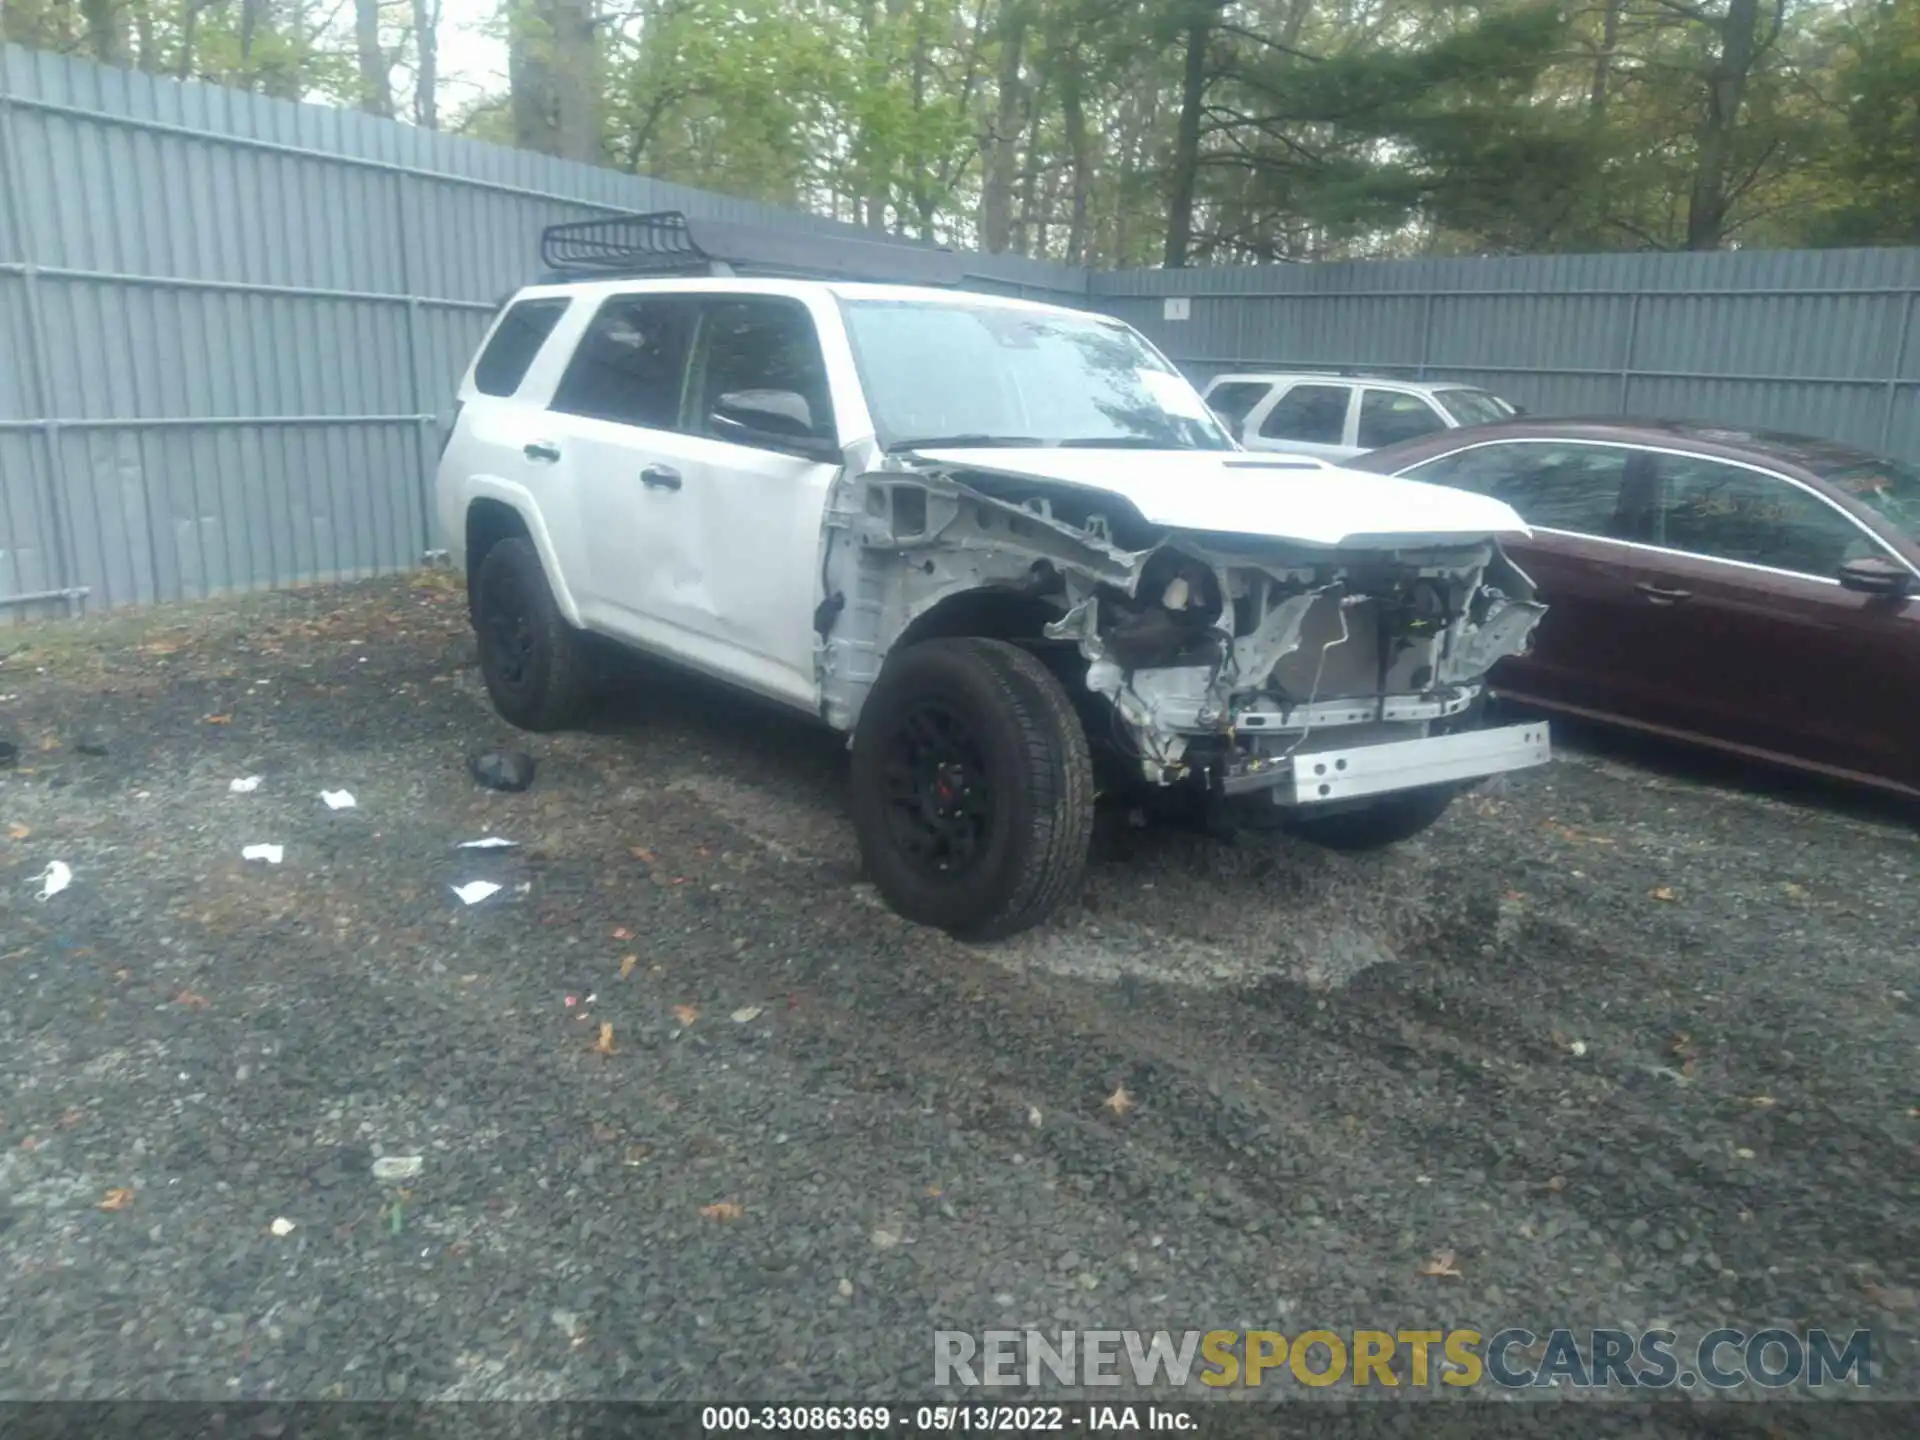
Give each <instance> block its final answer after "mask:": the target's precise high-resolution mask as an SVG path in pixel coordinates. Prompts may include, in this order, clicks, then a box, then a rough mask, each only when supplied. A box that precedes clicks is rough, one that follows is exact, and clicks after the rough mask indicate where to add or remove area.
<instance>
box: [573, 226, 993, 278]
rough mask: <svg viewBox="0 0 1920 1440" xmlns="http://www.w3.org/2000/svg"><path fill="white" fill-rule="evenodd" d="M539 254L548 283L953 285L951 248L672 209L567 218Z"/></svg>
mask: <svg viewBox="0 0 1920 1440" xmlns="http://www.w3.org/2000/svg"><path fill="white" fill-rule="evenodd" d="M540 259H541V262H542V263H543V264H544V265H545V266H546V267H547V270H548V271H549V272H550V274H549V278H550V279H554V280H586V279H602V280H612V279H618V278H635V277H640V276H650V275H760V276H782V277H788V278H793V279H805V280H870V281H879V282H883V283H891V284H902V285H958V284H959V283H960V282H961V281H962V280H963V279H964V278H965V271H964V268H963V266H962V262H961V258H960V256H959V255H957V254H955V253H954V252H953V251H952V250H946V249H936V248H935V247H933V246H931V245H916V244H911V243H908V242H904V241H890V240H869V239H866V238H865V237H863V236H858V235H836V234H832V233H830V232H829V233H818V232H815V233H809V232H806V231H785V230H774V229H767V228H762V227H760V226H753V225H737V224H734V223H732V222H730V221H725V220H700V221H697V222H695V221H689V220H688V219H687V217H686V216H685V215H684V214H683V213H681V212H680V211H678V210H656V211H654V212H652V213H651V214H646V215H610V216H607V217H606V218H605V219H601V220H574V221H570V222H568V223H567V224H564V225H549V226H547V228H546V229H545V230H543V231H541V232H540Z"/></svg>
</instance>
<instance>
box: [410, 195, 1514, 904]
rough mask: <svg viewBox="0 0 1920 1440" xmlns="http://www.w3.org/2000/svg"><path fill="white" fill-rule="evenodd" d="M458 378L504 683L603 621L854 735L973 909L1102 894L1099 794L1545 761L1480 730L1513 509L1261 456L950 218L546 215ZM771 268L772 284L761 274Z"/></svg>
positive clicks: (1326, 817)
mask: <svg viewBox="0 0 1920 1440" xmlns="http://www.w3.org/2000/svg"><path fill="white" fill-rule="evenodd" d="M543 252H544V254H545V256H546V259H547V262H548V265H549V267H551V268H552V269H553V270H554V271H555V272H556V273H555V274H554V275H553V276H551V277H550V279H549V281H548V282H547V283H542V284H538V285H534V286H531V287H529V288H527V289H525V290H523V291H521V292H520V293H519V294H518V295H516V296H515V297H514V299H513V300H512V301H511V302H510V303H509V304H508V305H507V306H506V307H505V309H504V310H503V311H502V313H501V314H500V316H499V318H498V319H497V320H496V321H495V322H494V325H493V327H492V329H491V331H490V332H489V334H488V337H487V339H486V341H485V342H484V344H483V345H482V347H481V349H480V352H479V354H478V356H477V357H476V359H475V360H474V363H473V365H472V368H471V369H470V371H469V372H468V374H467V376H466V377H465V380H464V381H463V383H462V385H461V388H460V394H459V406H458V409H457V411H456V417H455V423H454V426H453V429H452V432H451V434H450V436H449V437H448V441H447V443H446V445H445V448H444V450H443V453H442V457H441V464H440V471H439V481H438V506H439V518H440V523H441V525H442V527H443V534H444V535H445V537H446V544H447V546H448V549H449V551H450V553H451V554H452V556H453V557H454V559H455V561H456V562H457V563H460V564H463V565H464V567H465V571H466V574H467V577H468V592H469V596H470V603H471V612H472V616H473V621H474V624H475V627H476V630H477V631H478V635H479V645H480V656H481V665H482V669H483V672H484V675H485V678H486V683H487V687H488V690H489V692H490V693H491V695H492V698H493V701H494V704H495V705H496V707H497V708H498V710H499V711H500V713H501V714H502V715H503V716H504V717H505V718H506V719H508V720H509V721H511V722H513V723H514V724H516V725H519V726H522V727H524V728H527V729H533V730H546V729H552V728H557V727H560V726H564V725H565V724H567V723H568V722H569V720H571V719H572V718H573V717H574V716H575V715H576V714H577V713H578V712H579V709H580V707H581V705H582V704H583V702H584V701H585V699H586V698H587V695H588V688H589V683H590V681H589V674H590V670H591V666H590V664H589V654H590V648H589V646H590V641H591V638H592V637H595V636H598V637H604V638H607V639H611V640H614V641H617V642H620V643H622V644H625V645H627V646H630V647H632V648H634V649H637V650H641V651H644V652H647V653H650V654H652V655H654V656H658V657H662V658H665V659H667V660H670V661H674V662H677V663H679V664H681V665H684V666H687V667H690V668H692V669H694V670H698V671H703V672H705V673H706V674H708V675H711V676H716V677H718V678H720V679H722V680H724V681H726V682H728V683H730V684H733V685H736V686H739V687H741V688H742V689H745V690H750V691H754V692H757V693H758V694H760V695H763V696H767V697H770V698H771V699H773V700H776V701H779V702H782V703H784V704H786V705H789V706H792V707H793V708H795V709H797V710H803V711H805V712H806V713H808V714H809V715H812V716H815V717H817V718H818V719H820V720H822V721H824V722H825V723H826V724H828V725H830V726H832V727H833V728H835V729H836V730H840V731H842V732H845V733H846V734H847V735H849V737H850V740H851V747H852V790H853V794H852V808H853V815H854V823H855V825H856V827H857V829H858V833H859V843H860V850H861V854H862V857H863V859H864V862H865V865H866V867H867V871H868V874H869V876H870V878H871V879H872V880H873V881H874V882H875V884H876V885H877V886H878V888H879V890H880V891H881V893H882V894H883V895H885V897H886V898H887V900H888V901H889V902H890V903H891V904H892V905H893V906H894V908H895V909H896V910H897V911H898V912H899V913H901V914H902V915H905V916H907V917H908V918H910V919H913V920H915V921H919V922H921V923H924V924H928V925H935V926H939V927H941V928H943V929H946V930H949V931H951V932H953V933H955V934H957V935H960V936H963V937H967V938H972V939H990V938H994V937H998V936H1004V935H1008V934H1011V933H1013V932H1015V931H1018V930H1021V929H1024V928H1026V927H1028V926H1031V925H1033V924H1036V923H1038V922H1039V921H1040V920H1042V919H1043V918H1044V917H1045V916H1046V915H1047V914H1048V913H1049V912H1050V911H1051V910H1052V909H1053V908H1054V906H1055V905H1056V904H1057V903H1058V902H1059V901H1060V900H1061V899H1062V898H1063V897H1065V896H1067V895H1069V894H1070V893H1071V892H1072V891H1073V890H1074V888H1075V886H1076V883H1077V881H1078V878H1079V876H1080V874H1081V872H1082V869H1083V866H1084V864H1085V861H1086V853H1087V846H1088V839H1089V834H1090V830H1091V826H1092V817H1093V803H1094V797H1095V793H1096V776H1098V777H1099V788H1100V789H1102V790H1107V789H1116V788H1122V787H1127V786H1132V787H1142V788H1148V789H1169V788H1175V787H1178V788H1182V789H1185V790H1188V791H1190V792H1192V793H1193V794H1194V795H1195V796H1197V797H1200V798H1201V799H1202V800H1203V801H1204V802H1206V803H1209V804H1212V805H1214V806H1218V807H1223V808H1225V809H1228V810H1234V809H1240V810H1245V811H1247V812H1248V813H1252V812H1253V811H1254V810H1258V811H1260V812H1262V813H1263V814H1264V815H1265V816H1267V817H1272V818H1277V819H1279V820H1280V821H1282V822H1283V823H1285V824H1287V825H1289V826H1291V827H1292V828H1294V829H1296V830H1297V831H1298V832H1299V833H1300V834H1302V835H1305V836H1308V837H1311V838H1314V839H1318V840H1321V841H1323V842H1325V843H1328V844H1331V845H1336V846H1341V847H1346V848H1364V847H1368V846H1372V845H1380V844H1388V843H1392V842H1394V841H1396V840H1400V839H1403V838H1405V837H1407V836H1410V835H1412V834H1414V833H1415V832H1417V831H1419V830H1421V829H1423V828H1424V827H1425V826H1427V825H1429V824H1431V823H1432V822H1433V821H1434V820H1435V819H1437V818H1438V817H1439V815H1440V814H1441V812H1442V811H1443V810H1444V809H1445V808H1446V805H1447V803H1448V801H1449V799H1450V798H1451V797H1452V795H1453V794H1454V793H1455V792H1456V791H1457V790H1458V789H1459V788H1460V786H1461V784H1462V782H1464V781H1470V780H1472V779H1474V778H1477V777H1481V776H1486V775H1490V774H1493V773H1496V772H1499V771H1504V770H1511V769H1515V768H1518V767H1521V766H1526V765H1534V764H1538V763H1540V762H1542V761H1544V760H1545V759H1546V758H1547V754H1548V737H1547V729H1546V726H1545V725H1544V724H1538V723H1536V724H1526V725H1513V726H1507V727H1503V728H1497V729H1489V728H1483V727H1482V726H1481V725H1480V723H1479V718H1480V705H1479V703H1478V701H1479V697H1480V694H1481V689H1482V682H1483V677H1484V676H1485V674H1486V672H1487V669H1488V667H1489V666H1491V665H1492V664H1493V663H1494V662H1495V661H1496V660H1498V659H1500V658H1501V657H1502V656H1505V655H1509V654H1513V653H1516V652H1519V651H1521V650H1522V649H1524V647H1525V646H1526V645H1527V643H1528V640H1529V637H1530V635H1531V633H1532V631H1533V629H1534V626H1535V625H1536V624H1537V623H1538V621H1539V618H1540V615H1541V613H1542V608H1543V607H1542V606H1540V605H1539V604H1538V603H1536V602H1535V600H1534V598H1533V587H1532V585H1531V584H1530V583H1529V581H1528V580H1527V578H1526V577H1525V576H1524V575H1523V574H1521V573H1520V572H1519V571H1518V570H1517V569H1516V568H1515V567H1514V566H1513V565H1512V564H1511V563H1509V562H1508V560H1507V559H1506V557H1505V556H1504V555H1503V553H1502V552H1501V549H1500V547H1499V544H1498V540H1497V537H1498V536H1500V535H1502V534H1507V533H1512V534H1524V533H1525V527H1524V525H1523V524H1522V522H1521V521H1520V519H1519V517H1518V516H1517V515H1515V514H1514V512H1513V511H1512V510H1510V509H1509V508H1508V507H1507V506H1505V505H1503V504H1500V503H1498V502H1496V501H1493V500H1490V499H1486V498H1484V497H1481V496H1476V495H1471V494H1467V493H1465V492H1462V491H1458V490H1449V489H1443V488H1440V487H1437V486H1428V485H1422V484H1418V483H1415V482H1412V481H1405V480H1397V479H1388V478H1384V477H1381V476H1377V475H1367V474H1360V473H1356V472H1353V471H1347V470H1339V469H1335V468H1334V467H1332V466H1331V465H1328V464H1326V463H1325V462H1323V461H1318V460H1312V459H1305V458H1294V457H1290V456H1285V455H1274V454H1259V455H1254V454H1249V453H1246V452H1244V451H1242V450H1240V449H1239V448H1238V447H1237V446H1236V445H1235V443H1234V442H1233V440H1232V439H1231V438H1230V437H1229V436H1228V435H1227V433H1226V432H1225V431H1224V430H1223V429H1222V428H1221V426H1220V424H1219V422H1218V421H1217V420H1216V419H1214V418H1213V416H1212V415H1211V413H1210V412H1209V411H1208V410H1207V408H1206V406H1205V405H1204V404H1203V403H1202V402H1201V400H1200V397H1199V395H1198V394H1197V393H1196V392H1195V391H1194V389H1193V388H1192V386H1191V385H1189V384H1188V383H1187V381H1186V380H1185V379H1183V378H1182V377H1181V376H1180V375H1179V373H1178V372H1177V371H1175V369H1174V368H1173V366H1172V365H1171V364H1169V363H1168V362H1167V361H1166V359H1165V358H1164V357H1162V356H1161V355H1160V354H1159V352H1158V351H1156V350H1155V349H1154V348H1153V347H1152V346H1151V345H1150V344H1148V343H1147V341H1146V340H1145V339H1143V338H1142V337H1141V336H1140V335H1138V334H1137V333H1136V332H1134V331H1133V330H1131V329H1129V328H1128V327H1127V326H1125V325H1123V324H1120V323H1119V322H1117V321H1114V320H1110V319H1105V318H1102V317H1100V316H1097V315H1092V314H1087V313H1082V312H1079V311H1074V310H1067V309H1061V308H1057V307H1053V306H1046V305H1037V304H1031V303H1027V302H1024V301H1018V300H1011V299H1003V298H998V297H995V296H990V295H982V294H972V293H967V292H965V291H961V290H957V289H952V288H942V285H941V284H932V285H929V284H926V283H921V284H913V285H898V284H874V283H861V282H858V281H852V280H841V279H838V278H825V279H823V278H794V277H795V276H796V275H807V276H814V277H818V276H821V275H826V276H830V277H831V276H838V275H843V274H848V273H852V274H861V275H868V276H872V275H874V274H876V273H877V274H881V275H885V276H889V277H893V276H904V278H908V279H913V280H918V281H922V282H925V281H935V282H944V283H945V284H951V283H952V282H955V281H957V280H958V279H960V278H961V277H960V275H959V257H957V256H955V255H953V254H951V253H950V252H946V251H938V250H929V249H920V248H917V247H903V246H897V245H887V244H882V243H880V242H876V241H866V240H858V239H853V240H846V239H840V238H835V237H825V238H823V237H820V236H788V235H784V234H772V233H768V232H761V231H747V230H741V229H739V228H737V227H732V226H722V225H709V224H707V223H705V222H700V223H698V224H697V225H694V226H690V225H689V223H688V222H687V221H686V220H685V218H684V217H682V216H680V215H678V214H675V213H667V214H660V215H650V216H633V217H619V218H615V219H610V220H603V221H589V222H582V223H579V224H574V225H566V226H555V227H552V228H551V229H549V230H548V231H547V232H546V234H545V235H544V236H543ZM749 268H751V269H752V270H753V272H754V274H753V275H752V277H751V278H749V277H747V276H746V275H745V274H743V273H741V272H744V271H746V270H748V269H749Z"/></svg>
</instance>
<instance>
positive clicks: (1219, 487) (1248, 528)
mask: <svg viewBox="0 0 1920 1440" xmlns="http://www.w3.org/2000/svg"><path fill="white" fill-rule="evenodd" d="M914 454H916V455H917V456H919V457H920V458H922V459H924V460H930V461H932V462H933V463H935V464H937V465H940V466H943V467H947V466H950V467H953V468H956V469H958V468H964V469H967V470H980V471H988V472H991V473H993V474H996V475H1007V476H1011V477H1014V478H1016V479H1021V480H1047V481H1052V482H1054V483H1055V484H1060V485H1076V486H1082V487H1084V488H1086V489H1089V490H1104V491H1106V492H1107V493H1109V494H1112V495H1117V496H1119V497H1121V498H1122V499H1124V500H1128V501H1131V502H1132V504H1133V506H1134V508H1135V509H1137V510H1138V511H1139V512H1140V514H1141V515H1142V516H1143V517H1144V518H1145V519H1146V520H1147V521H1148V522H1149V523H1150V524H1153V525H1163V526H1165V527H1166V528H1168V529H1170V530H1212V531H1218V532H1222V533H1231V534H1236V535H1262V536H1269V537H1271V538H1274V539H1278V540H1292V541H1298V542H1300V543H1302V544H1306V545H1325V546H1329V547H1333V546H1344V547H1354V548H1359V547H1372V548H1378V547H1383V546H1384V547H1392V548H1399V547H1404V546H1408V545H1417V544H1421V543H1424V542H1427V541H1459V540H1467V539H1482V538H1486V537H1489V536H1496V535H1527V534H1529V533H1530V532H1529V531H1528V529H1527V526H1526V523H1525V522H1524V521H1523V520H1521V518H1520V517H1519V516H1518V515H1517V514H1515V513H1514V511H1513V509H1512V507H1510V506H1508V505H1505V504H1502V503H1501V502H1500V501H1498V500H1491V499H1489V498H1487V497H1486V496H1484V495H1474V494H1471V493H1469V492H1467V491H1465V490H1451V489H1448V488H1447V487H1446V486H1444V485H1426V484H1422V483H1421V482H1420V481H1418V480H1399V479H1394V478H1392V477H1389V476H1385V475H1370V474H1368V473H1367V472H1365V471H1362V470H1342V469H1339V468H1337V467H1335V466H1332V465H1327V464H1325V463H1324V462H1321V461H1318V460H1312V459H1307V458H1305V457H1301V456H1291V455H1268V454H1264V453H1256V452H1248V451H1241V450H1095V449H1085V450H1081V449H1061V448H1047V447H1034V448H1030V449H1018V450H1013V449H980V450H917V451H915V452H914Z"/></svg>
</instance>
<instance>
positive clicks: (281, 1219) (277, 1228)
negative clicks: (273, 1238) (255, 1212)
mask: <svg viewBox="0 0 1920 1440" xmlns="http://www.w3.org/2000/svg"><path fill="white" fill-rule="evenodd" d="M267 1228H268V1229H269V1230H271V1231H272V1232H273V1233H274V1234H276V1235H278V1236H281V1237H282V1238H283V1239H284V1238H285V1237H286V1236H288V1235H291V1234H293V1230H294V1225H293V1221H291V1220H289V1219H287V1217H286V1216H284V1215H279V1216H276V1217H274V1222H273V1224H271V1225H269V1226H268V1227H267Z"/></svg>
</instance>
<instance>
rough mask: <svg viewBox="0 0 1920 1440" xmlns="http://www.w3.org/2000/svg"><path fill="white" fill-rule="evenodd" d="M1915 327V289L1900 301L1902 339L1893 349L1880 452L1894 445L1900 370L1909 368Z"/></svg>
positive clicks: (1881, 428)
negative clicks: (1910, 338) (1910, 341)
mask: <svg viewBox="0 0 1920 1440" xmlns="http://www.w3.org/2000/svg"><path fill="white" fill-rule="evenodd" d="M1912 329H1913V291H1911V290H1909V291H1907V294H1906V298H1905V299H1904V300H1902V301H1901V302H1900V340H1899V343H1898V344H1896V345H1895V346H1894V349H1893V368H1892V369H1891V370H1889V371H1888V372H1887V412H1886V414H1885V415H1883V416H1882V417H1881V420H1880V453H1881V454H1882V455H1885V454H1887V453H1888V452H1889V451H1890V450H1891V449H1892V447H1893V417H1894V413H1895V408H1896V403H1897V402H1898V400H1899V398H1900V372H1901V371H1902V370H1904V369H1906V368H1907V336H1908V334H1909V333H1910V332H1911V331H1912Z"/></svg>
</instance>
